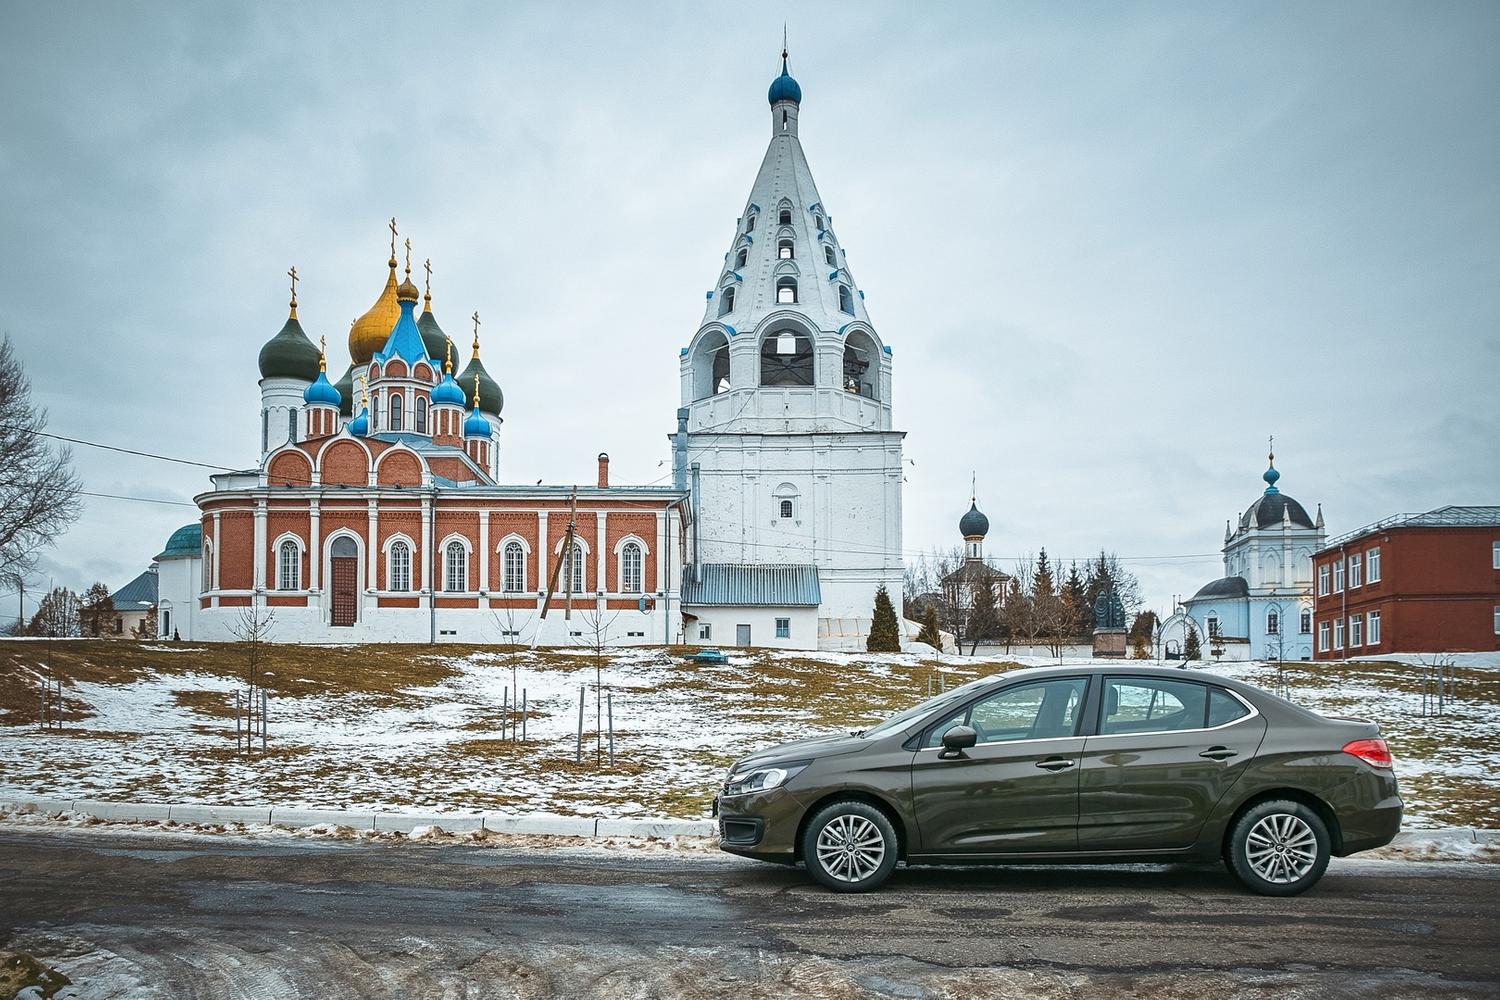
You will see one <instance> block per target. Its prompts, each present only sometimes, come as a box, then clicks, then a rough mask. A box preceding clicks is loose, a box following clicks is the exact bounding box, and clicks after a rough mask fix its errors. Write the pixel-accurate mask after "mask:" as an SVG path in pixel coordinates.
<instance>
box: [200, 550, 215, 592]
mask: <svg viewBox="0 0 1500 1000" xmlns="http://www.w3.org/2000/svg"><path fill="white" fill-rule="evenodd" d="M200 557H201V558H202V560H203V572H202V578H201V579H200V580H199V581H198V582H199V583H200V584H201V586H200V587H199V588H198V592H199V593H200V594H206V593H208V592H209V591H210V590H213V589H214V543H213V542H211V541H209V540H208V539H207V538H205V539H203V549H202V551H201V553H200Z"/></svg>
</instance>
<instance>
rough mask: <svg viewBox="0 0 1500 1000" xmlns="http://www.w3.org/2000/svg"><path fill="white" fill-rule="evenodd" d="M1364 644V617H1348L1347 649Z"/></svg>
mask: <svg viewBox="0 0 1500 1000" xmlns="http://www.w3.org/2000/svg"><path fill="white" fill-rule="evenodd" d="M1364 644H1365V616H1364V615H1350V616H1349V648H1350V649H1353V648H1354V647H1355V646H1363V645H1364Z"/></svg>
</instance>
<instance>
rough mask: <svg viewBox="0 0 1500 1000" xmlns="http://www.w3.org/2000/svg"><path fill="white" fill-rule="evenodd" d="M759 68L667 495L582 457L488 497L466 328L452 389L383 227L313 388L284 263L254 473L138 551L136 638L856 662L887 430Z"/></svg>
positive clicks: (692, 354) (862, 331)
mask: <svg viewBox="0 0 1500 1000" xmlns="http://www.w3.org/2000/svg"><path fill="white" fill-rule="evenodd" d="M781 55H782V62H781V74H780V75H779V76H777V77H776V78H775V79H774V80H773V81H772V84H771V87H770V91H769V93H768V95H767V96H768V102H769V104H770V111H771V138H770V145H769V148H768V149H767V151H766V154H765V157H764V159H763V161H762V163H761V166H760V170H759V172H758V174H757V175H756V178H755V182H754V184H753V185H752V187H751V191H750V195H749V197H748V199H747V200H746V202H745V205H744V208H743V210H742V211H741V213H740V215H739V217H738V218H737V219H736V220H735V227H734V235H733V237H732V238H731V240H730V245H729V250H728V252H727V253H726V254H725V255H724V261H723V264H722V266H720V267H718V268H717V269H716V272H717V273H716V277H715V280H714V285H713V287H712V288H710V289H709V290H708V292H707V295H706V306H705V309H704V314H703V319H702V322H701V323H700V325H699V327H698V329H697V331H696V332H695V333H694V334H693V336H692V337H691V339H690V340H689V342H688V345H687V346H686V347H684V348H683V349H682V351H681V356H680V374H681V406H680V408H679V409H678V410H677V413H676V430H675V432H673V433H671V434H670V435H669V443H670V446H671V448H672V453H673V462H672V468H673V475H672V477H671V479H672V481H671V483H670V484H663V485H658V486H619V485H613V484H611V482H610V478H609V459H608V456H607V455H603V454H601V455H599V456H598V476H597V480H596V482H595V484H594V485H592V486H563V485H550V486H549V485H542V484H537V485H535V486H530V485H526V486H522V485H516V484H513V483H507V482H506V481H505V474H504V473H505V470H504V468H503V465H502V462H501V454H502V447H501V431H502V426H503V421H502V417H501V411H502V408H503V404H504V397H503V394H502V392H501V389H500V386H499V384H498V383H497V382H496V380H495V379H494V377H492V376H491V374H490V373H489V371H488V370H487V369H486V368H485V366H484V364H483V363H482V362H481V360H480V338H479V331H480V326H479V318H478V315H477V314H475V316H474V317H473V321H474V334H473V344H472V349H471V354H470V357H469V358H468V360H467V364H466V365H465V367H464V368H463V369H462V370H461V371H458V370H456V363H457V361H458V360H459V359H458V358H457V357H456V355H457V354H458V350H457V349H456V348H455V345H454V343H453V341H452V339H451V338H449V336H448V335H447V334H446V333H445V332H444V330H443V328H442V327H441V326H440V325H439V323H438V321H437V318H436V316H435V315H434V313H433V308H432V294H431V269H430V265H428V266H426V270H427V276H426V280H425V283H424V284H425V288H424V289H423V290H420V291H419V289H418V288H417V286H416V285H415V284H414V283H413V281H412V278H411V244H410V241H409V240H408V241H406V245H405V251H406V259H405V268H404V274H403V276H402V278H401V280H400V281H398V280H397V268H398V260H397V242H396V240H397V236H398V233H397V226H396V221H395V220H394V219H392V220H391V224H390V229H391V243H390V258H389V260H388V261H387V265H386V266H387V268H388V272H389V273H388V274H387V277H386V282H385V286H384V288H383V290H382V291H381V293H380V295H379V297H378V298H377V299H376V301H375V304H374V305H373V306H371V307H370V309H369V310H367V311H366V312H365V314H364V315H363V316H361V317H360V318H359V319H358V320H356V321H355V322H354V324H353V326H352V328H351V329H350V333H349V340H348V351H349V358H350V363H349V366H348V368H347V370H346V371H345V372H344V374H343V376H342V377H341V378H339V379H338V380H337V381H336V382H335V381H330V379H329V377H328V371H327V365H328V360H327V352H326V346H325V345H324V342H323V341H322V340H321V338H320V341H319V343H318V344H314V343H313V341H312V339H311V338H310V337H308V335H307V333H306V332H305V331H304V330H303V328H302V326H301V324H300V323H299V322H298V319H297V297H296V282H297V277H296V269H295V268H293V269H292V270H291V271H290V272H288V274H289V276H290V277H291V288H292V295H291V303H290V309H289V314H288V317H287V319H286V322H285V324H284V325H283V326H282V328H281V330H280V331H279V332H278V333H277V334H276V335H275V336H273V337H271V338H270V340H268V341H267V342H266V343H265V345H264V346H263V347H262V348H261V351H260V356H259V365H260V374H261V379H260V389H261V407H260V444H261V449H260V451H261V454H260V459H259V462H258V463H257V465H256V467H255V468H253V469H249V470H246V471H244V472H231V473H222V474H218V475H215V476H212V477H211V479H212V484H213V485H212V488H211V489H210V490H209V491H207V492H205V493H202V494H200V495H199V496H197V497H196V498H195V500H196V502H197V504H198V506H199V508H200V514H201V516H200V517H199V519H198V520H197V521H195V522H193V523H191V524H188V525H185V526H183V527H182V528H180V529H178V530H177V531H176V532H174V533H173V535H172V537H171V538H170V539H169V540H168V542H167V545H166V547H165V549H164V551H163V552H162V553H161V554H160V555H159V556H158V557H157V558H158V561H159V562H160V567H161V569H160V590H161V594H160V629H161V634H162V635H164V636H171V635H177V636H180V637H181V638H183V639H196V640H210V641H213V640H227V639H232V638H235V637H236V636H237V635H241V634H243V632H244V631H245V628H246V624H247V622H248V621H250V620H251V619H254V618H257V617H260V618H266V617H270V618H272V619H273V624H272V625H271V626H270V629H269V637H270V638H271V639H272V640H273V641H278V642H299V641H307V642H320V641H322V642H330V641H403V642H441V641H452V642H502V643H503V642H511V643H533V642H535V643H540V644H546V645H566V644H569V643H579V642H593V641H595V640H596V637H599V636H600V635H601V634H602V635H603V638H604V640H605V641H607V642H608V643H610V644H627V643H638V644H642V643H690V644H702V645H709V644H717V645H740V646H750V645H754V646H779V647H784V648H793V649H813V648H826V649H840V648H859V649H863V647H864V641H865V636H866V634H867V633H868V631H869V620H870V616H871V611H872V608H873V605H874V600H875V593H876V590H877V589H878V588H879V587H881V586H884V587H886V588H887V589H888V591H889V592H890V595H891V598H892V600H893V601H894V602H895V603H896V606H897V609H898V612H899V609H900V600H901V570H902V567H901V483H902V469H901V466H902V458H901V448H902V437H903V432H901V431H897V430H894V429H893V428H892V419H891V388H892V379H891V372H892V353H891V348H890V347H889V346H888V345H886V344H885V343H884V342H883V341H882V340H881V339H880V337H879V335H878V334H877V333H876V331H875V328H874V326H873V325H872V324H871V321H870V318H869V315H868V313H867V312H866V310H865V305H864V294H863V293H862V292H861V291H860V290H859V288H858V286H857V285H856V284H855V281H854V278H853V275H852V273H851V271H850V269H849V265H848V261H847V260H846V258H845V254H844V249H843V247H842V246H841V244H840V243H839V240H838V237H837V235H836V231H835V229H834V224H833V216H832V214H831V213H830V212H829V210H828V208H827V207H826V206H825V205H824V203H823V201H822V198H821V196H820V195H819V193H818V190H817V187H816V185H815V184H814V182H813V178H812V173H811V170H810V168H809V167H808V163H807V158H806V155H805V154H804V153H803V150H802V145H801V141H800V139H799V137H798V114H799V111H800V109H801V103H802V91H801V87H800V86H799V85H798V83H797V81H796V80H795V79H793V78H792V76H791V74H790V72H789V70H788V65H787V54H786V52H785V51H783V52H782V54H781ZM419 298H420V300H421V303H422V309H421V312H420V314H419V313H418V311H417V306H418V300H419ZM335 370H337V369H335Z"/></svg>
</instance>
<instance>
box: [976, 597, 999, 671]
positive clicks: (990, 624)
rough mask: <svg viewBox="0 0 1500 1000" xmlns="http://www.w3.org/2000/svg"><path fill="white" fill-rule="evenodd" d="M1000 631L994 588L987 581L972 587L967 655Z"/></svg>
mask: <svg viewBox="0 0 1500 1000" xmlns="http://www.w3.org/2000/svg"><path fill="white" fill-rule="evenodd" d="M999 631H1000V613H999V611H998V610H997V609H996V608H995V588H994V587H992V586H990V585H989V584H987V583H981V584H977V585H976V586H975V587H974V611H973V613H972V614H970V615H969V635H968V639H969V655H970V656H973V655H974V654H975V653H976V652H978V651H979V644H980V643H981V642H988V641H989V640H991V639H994V638H995V636H996V635H997V634H998V633H999Z"/></svg>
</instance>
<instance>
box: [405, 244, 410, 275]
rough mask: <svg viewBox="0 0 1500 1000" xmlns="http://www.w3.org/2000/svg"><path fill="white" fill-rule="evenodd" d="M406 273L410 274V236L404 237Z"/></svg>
mask: <svg viewBox="0 0 1500 1000" xmlns="http://www.w3.org/2000/svg"><path fill="white" fill-rule="evenodd" d="M406 273H407V274H411V237H410V236H408V237H407V238H406Z"/></svg>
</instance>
